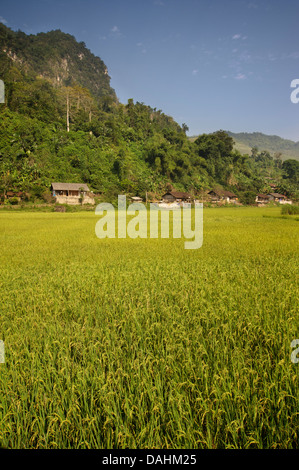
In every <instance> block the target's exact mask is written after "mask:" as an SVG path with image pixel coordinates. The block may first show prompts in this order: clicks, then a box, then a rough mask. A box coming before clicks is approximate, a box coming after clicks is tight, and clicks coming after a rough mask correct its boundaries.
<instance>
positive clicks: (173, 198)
mask: <svg viewBox="0 0 299 470" xmlns="http://www.w3.org/2000/svg"><path fill="white" fill-rule="evenodd" d="M162 201H163V202H166V203H173V202H191V201H192V196H191V194H188V193H184V192H181V191H168V192H167V193H165V194H163V196H162Z"/></svg>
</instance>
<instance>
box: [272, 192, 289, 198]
mask: <svg viewBox="0 0 299 470" xmlns="http://www.w3.org/2000/svg"><path fill="white" fill-rule="evenodd" d="M269 196H273V197H279V198H284V199H286V196H284V195H283V194H279V193H269Z"/></svg>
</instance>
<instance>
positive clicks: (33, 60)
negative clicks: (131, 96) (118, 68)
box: [0, 23, 117, 101]
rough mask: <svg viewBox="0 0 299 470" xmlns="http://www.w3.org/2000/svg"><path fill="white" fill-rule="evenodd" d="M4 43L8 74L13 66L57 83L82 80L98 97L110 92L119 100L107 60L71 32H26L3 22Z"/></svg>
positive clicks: (0, 57)
mask: <svg viewBox="0 0 299 470" xmlns="http://www.w3.org/2000/svg"><path fill="white" fill-rule="evenodd" d="M0 43H1V47H0V64H1V69H2V75H4V78H6V77H5V76H6V75H7V74H9V73H10V72H11V69H12V68H13V69H14V73H17V71H18V72H19V73H25V74H26V75H27V76H29V77H31V78H32V79H36V78H43V79H46V80H48V81H50V82H51V84H52V85H53V86H55V87H60V86H70V85H74V84H78V85H80V86H82V87H84V88H87V89H88V90H89V91H90V92H91V93H92V94H93V95H94V96H95V97H96V98H100V97H102V96H110V97H111V98H112V99H113V100H115V101H117V97H116V93H115V90H114V89H113V88H111V86H110V76H109V74H108V69H107V66H106V65H105V63H104V62H103V60H102V59H101V58H100V57H97V56H95V55H94V54H93V53H92V52H91V51H90V50H89V49H88V48H87V47H86V45H85V43H84V42H77V40H76V39H75V37H74V36H72V35H71V34H68V33H63V32H62V31H61V30H60V29H57V30H52V31H49V32H47V33H43V32H41V33H38V34H30V35H26V34H25V33H23V32H22V31H17V32H15V31H13V30H11V29H10V28H8V27H7V26H5V25H4V24H2V23H0Z"/></svg>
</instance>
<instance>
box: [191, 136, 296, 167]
mask: <svg viewBox="0 0 299 470" xmlns="http://www.w3.org/2000/svg"><path fill="white" fill-rule="evenodd" d="M225 132H226V133H227V134H228V135H229V136H230V137H232V138H233V139H234V142H235V144H234V147H235V149H236V150H238V151H239V152H240V153H242V154H248V155H251V149H252V148H253V147H257V149H258V151H267V152H269V153H270V155H271V156H273V157H274V156H275V154H281V159H282V160H283V161H284V160H288V159H290V158H291V159H292V158H293V159H295V160H298V161H299V141H298V142H295V141H293V140H290V139H285V138H283V137H280V136H278V135H275V134H273V135H270V134H264V133H262V132H258V131H256V132H238V133H236V132H231V131H229V130H226V131H225ZM197 137H198V136H190V137H189V139H190V140H191V141H194V140H196V139H197Z"/></svg>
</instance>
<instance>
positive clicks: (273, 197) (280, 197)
mask: <svg viewBox="0 0 299 470" xmlns="http://www.w3.org/2000/svg"><path fill="white" fill-rule="evenodd" d="M268 196H269V200H270V201H273V202H279V204H292V201H290V200H289V199H288V198H287V197H286V196H284V194H279V193H270V194H268Z"/></svg>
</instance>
